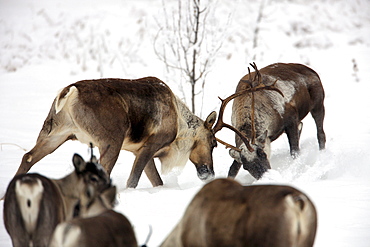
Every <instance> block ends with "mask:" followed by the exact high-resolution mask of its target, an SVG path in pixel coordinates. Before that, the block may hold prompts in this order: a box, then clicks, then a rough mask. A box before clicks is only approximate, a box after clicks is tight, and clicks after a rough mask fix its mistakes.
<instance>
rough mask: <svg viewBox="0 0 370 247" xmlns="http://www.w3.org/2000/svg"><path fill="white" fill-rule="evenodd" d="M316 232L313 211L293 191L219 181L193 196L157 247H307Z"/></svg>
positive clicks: (298, 192)
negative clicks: (172, 227)
mask: <svg viewBox="0 0 370 247" xmlns="http://www.w3.org/2000/svg"><path fill="white" fill-rule="evenodd" d="M316 227H317V218H316V210H315V207H314V205H313V204H312V202H311V201H310V200H309V199H308V197H307V196H306V195H304V194H303V193H302V192H300V191H298V190H296V189H294V188H292V187H289V186H277V185H256V186H241V185H240V184H239V183H237V182H235V181H233V180H230V179H217V180H214V181H212V182H210V183H208V184H207V185H205V186H204V187H203V188H202V189H201V190H200V191H199V192H198V193H197V194H196V195H195V196H194V198H193V200H192V201H191V203H190V204H189V206H188V207H187V209H186V211H185V213H184V216H183V217H182V219H181V220H180V222H179V223H178V225H177V226H176V227H175V228H174V230H173V231H172V232H171V233H170V234H169V236H168V237H167V238H166V240H165V241H164V242H163V243H162V245H161V246H162V247H170V246H177V247H181V246H183V247H186V246H198V247H206V246H220V247H222V246H225V247H226V246H235V247H241V246H248V247H254V246H255V247H265V246H266V247H270V246H274V247H290V246H292V247H293V246H295V247H302V246H305V247H307V246H313V243H314V239H315V234H316Z"/></svg>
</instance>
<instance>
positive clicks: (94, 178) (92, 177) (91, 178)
mask: <svg viewBox="0 0 370 247" xmlns="http://www.w3.org/2000/svg"><path fill="white" fill-rule="evenodd" d="M90 181H91V182H93V183H97V182H99V179H98V177H97V176H95V175H91V176H90Z"/></svg>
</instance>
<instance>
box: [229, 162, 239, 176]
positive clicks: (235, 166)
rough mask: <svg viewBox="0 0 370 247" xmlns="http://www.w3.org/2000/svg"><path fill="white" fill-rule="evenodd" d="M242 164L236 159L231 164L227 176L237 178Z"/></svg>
mask: <svg viewBox="0 0 370 247" xmlns="http://www.w3.org/2000/svg"><path fill="white" fill-rule="evenodd" d="M241 166H242V164H241V163H239V162H237V161H236V160H234V161H233V163H232V165H231V166H230V169H229V174H228V175H227V176H228V177H230V178H235V177H236V175H238V172H239V170H240V167H241Z"/></svg>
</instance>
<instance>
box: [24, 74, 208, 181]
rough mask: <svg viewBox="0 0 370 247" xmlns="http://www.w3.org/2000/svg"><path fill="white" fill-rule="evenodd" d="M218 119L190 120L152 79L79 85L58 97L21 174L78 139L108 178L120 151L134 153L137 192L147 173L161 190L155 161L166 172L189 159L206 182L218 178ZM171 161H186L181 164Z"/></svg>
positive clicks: (182, 107) (132, 178) (163, 86)
mask: <svg viewBox="0 0 370 247" xmlns="http://www.w3.org/2000/svg"><path fill="white" fill-rule="evenodd" d="M214 119H215V113H212V114H211V115H210V117H209V118H207V120H206V121H205V122H203V121H202V120H200V119H199V118H197V117H196V116H195V115H194V114H191V113H190V111H189V109H188V108H187V107H186V106H185V105H184V104H183V103H182V102H181V101H179V100H178V99H177V98H176V97H175V96H174V94H173V93H172V91H171V90H170V88H169V87H168V86H167V85H166V84H165V83H163V82H162V81H160V80H159V79H157V78H154V77H146V78H141V79H137V80H125V79H99V80H88V81H79V82H76V83H74V84H71V85H69V86H67V87H66V88H64V89H63V90H62V91H61V92H60V93H59V94H58V96H57V97H56V99H55V100H54V103H53V105H52V107H51V109H50V112H49V115H48V116H47V118H46V120H45V122H44V125H43V127H42V130H41V131H40V134H39V137H38V139H37V142H36V145H35V147H34V148H33V149H32V150H31V151H30V152H28V153H26V154H25V155H24V156H23V159H22V163H21V165H20V167H19V169H18V171H17V174H20V173H25V172H28V171H29V169H30V168H31V167H32V166H33V165H34V164H35V163H36V162H38V161H39V160H40V159H42V158H43V157H44V156H46V155H48V154H50V153H52V152H53V151H54V150H55V149H57V148H58V147H59V146H60V145H62V144H63V143H64V142H65V141H67V140H76V139H78V140H80V141H81V142H83V143H87V144H88V143H90V142H91V143H93V144H94V145H95V146H97V147H99V151H100V153H105V154H104V156H103V157H102V158H101V164H102V165H103V166H104V168H105V169H106V170H107V172H108V174H110V173H111V171H112V169H113V167H114V165H115V163H116V161H117V158H118V155H119V152H120V150H121V149H124V150H128V151H130V152H133V153H134V154H135V156H136V159H135V161H134V165H133V168H132V170H131V174H130V177H129V179H128V181H127V186H128V187H136V186H137V184H138V181H139V179H140V176H141V174H142V171H143V170H144V171H145V173H146V174H147V176H148V177H149V180H150V181H151V183H152V184H153V186H158V185H162V184H163V182H162V179H161V178H160V176H159V174H158V171H157V169H156V166H155V164H154V160H153V158H154V157H159V158H160V160H161V162H162V167H163V166H164V167H165V168H164V170H166V169H167V170H168V169H170V168H171V167H173V166H182V165H184V164H185V162H186V160H187V159H188V158H190V160H191V161H192V162H193V163H194V164H195V165H196V167H197V169H198V175H204V179H207V178H209V177H212V176H213V173H214V172H213V161H212V150H213V147H214V142H215V138H214V135H213V133H212V132H211V127H212V124H213V122H214ZM209 125H211V126H210V127H209ZM198 144H199V145H198ZM178 154H180V155H178ZM173 157H184V158H182V159H181V162H180V161H178V160H176V159H175V158H173ZM200 173H202V174H200ZM200 177H201V178H203V177H202V176H200Z"/></svg>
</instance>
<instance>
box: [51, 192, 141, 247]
mask: <svg viewBox="0 0 370 247" xmlns="http://www.w3.org/2000/svg"><path fill="white" fill-rule="evenodd" d="M115 198H116V187H115V186H113V187H110V188H107V189H106V190H104V191H103V192H102V193H101V194H99V195H98V196H97V197H95V198H94V199H93V200H91V201H90V203H89V204H87V205H83V206H81V211H83V215H84V218H74V219H72V220H69V221H66V222H63V223H60V224H59V225H58V226H57V227H56V228H55V231H54V234H53V237H52V239H51V242H50V245H49V247H60V246H69V247H89V246H97V247H98V246H114V247H137V246H138V245H137V240H136V236H135V232H134V230H133V228H132V226H131V224H130V222H129V221H128V219H127V218H126V217H125V216H123V215H122V214H120V213H117V212H115V211H114V210H112V208H113V206H114V202H115Z"/></svg>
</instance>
